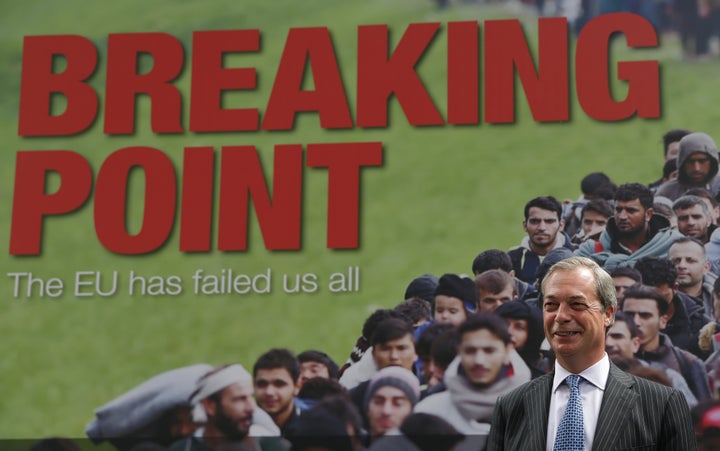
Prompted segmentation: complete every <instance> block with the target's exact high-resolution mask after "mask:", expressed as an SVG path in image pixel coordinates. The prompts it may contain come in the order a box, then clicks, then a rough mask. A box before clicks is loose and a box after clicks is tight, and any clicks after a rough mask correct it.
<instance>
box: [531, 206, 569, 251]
mask: <svg viewBox="0 0 720 451" xmlns="http://www.w3.org/2000/svg"><path fill="white" fill-rule="evenodd" d="M561 227H562V221H560V220H559V219H558V215H557V213H556V212H554V211H550V210H543V209H542V208H538V207H531V208H530V210H528V218H527V220H525V221H523V229H524V230H525V231H526V232H527V234H528V238H530V244H531V245H532V246H533V247H534V248H538V249H546V250H549V249H551V248H552V246H553V245H554V244H555V239H556V238H557V233H558V231H559V230H560V228H561Z"/></svg>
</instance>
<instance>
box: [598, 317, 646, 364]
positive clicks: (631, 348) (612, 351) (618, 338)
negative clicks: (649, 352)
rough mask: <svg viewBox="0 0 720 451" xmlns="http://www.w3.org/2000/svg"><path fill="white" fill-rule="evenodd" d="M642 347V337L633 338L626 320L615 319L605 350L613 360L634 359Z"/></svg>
mask: <svg viewBox="0 0 720 451" xmlns="http://www.w3.org/2000/svg"><path fill="white" fill-rule="evenodd" d="M638 349H640V338H638V337H635V338H633V337H632V335H631V334H630V329H628V326H627V323H626V322H625V321H615V324H613V325H612V326H611V327H610V330H608V333H607V337H605V352H607V353H608V357H610V359H611V360H613V361H614V360H616V359H618V358H624V359H632V358H633V357H634V356H635V353H636V352H638Z"/></svg>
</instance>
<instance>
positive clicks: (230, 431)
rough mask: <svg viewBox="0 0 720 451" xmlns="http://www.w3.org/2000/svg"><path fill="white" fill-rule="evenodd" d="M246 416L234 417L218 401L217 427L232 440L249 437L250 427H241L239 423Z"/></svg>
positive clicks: (215, 421)
mask: <svg viewBox="0 0 720 451" xmlns="http://www.w3.org/2000/svg"><path fill="white" fill-rule="evenodd" d="M244 419H245V418H233V417H232V416H230V415H228V414H227V413H226V412H225V409H224V408H223V406H222V405H221V404H219V403H218V412H217V415H216V417H215V419H214V423H215V427H216V428H217V429H218V430H219V431H220V432H222V434H223V435H224V436H225V437H226V438H227V439H228V440H231V441H239V440H242V439H244V438H245V437H247V435H248V432H250V429H249V428H248V429H240V426H239V423H240V421H242V420H244Z"/></svg>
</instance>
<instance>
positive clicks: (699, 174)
mask: <svg viewBox="0 0 720 451" xmlns="http://www.w3.org/2000/svg"><path fill="white" fill-rule="evenodd" d="M711 168H712V165H711V163H710V157H709V156H708V155H707V154H705V153H703V152H695V153H692V154H690V156H688V157H687V159H685V161H684V162H683V165H682V170H683V172H684V173H685V175H686V176H687V178H688V179H690V182H691V183H694V184H696V185H701V184H703V183H705V181H706V180H707V178H708V176H709V175H710V169H711Z"/></svg>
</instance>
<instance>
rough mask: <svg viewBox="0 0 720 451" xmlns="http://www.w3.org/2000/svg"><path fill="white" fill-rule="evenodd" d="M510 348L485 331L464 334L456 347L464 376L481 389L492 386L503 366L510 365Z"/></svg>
mask: <svg viewBox="0 0 720 451" xmlns="http://www.w3.org/2000/svg"><path fill="white" fill-rule="evenodd" d="M511 346H512V345H510V344H507V345H506V344H505V343H504V342H503V341H502V340H501V339H499V338H498V337H496V336H495V335H494V334H492V333H491V332H490V331H489V330H487V329H479V330H473V331H470V332H465V333H464V334H463V335H462V337H461V341H460V346H459V347H458V354H459V355H460V364H461V365H462V367H463V370H465V376H466V377H467V378H468V380H469V381H470V382H471V383H473V384H475V385H479V386H482V387H486V386H489V385H492V384H494V383H495V382H497V380H498V379H499V377H500V372H501V371H502V369H503V366H504V365H508V364H509V363H510V350H511Z"/></svg>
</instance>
